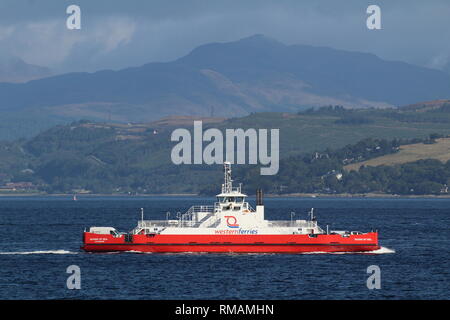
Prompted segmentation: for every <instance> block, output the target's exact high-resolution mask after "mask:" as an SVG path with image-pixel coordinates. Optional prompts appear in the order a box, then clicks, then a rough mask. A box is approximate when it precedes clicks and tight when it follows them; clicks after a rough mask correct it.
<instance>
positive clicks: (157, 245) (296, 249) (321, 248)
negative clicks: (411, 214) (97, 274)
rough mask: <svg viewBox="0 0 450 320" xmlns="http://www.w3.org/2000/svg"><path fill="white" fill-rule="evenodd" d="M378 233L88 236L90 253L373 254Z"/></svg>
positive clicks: (85, 236) (377, 246)
mask: <svg viewBox="0 0 450 320" xmlns="http://www.w3.org/2000/svg"><path fill="white" fill-rule="evenodd" d="M379 248H380V247H379V245H378V234H377V233H376V232H371V233H365V234H360V235H350V236H348V237H342V236H341V235H331V234H330V235H329V234H319V235H315V236H310V235H245V236H242V235H225V236H223V235H221V236H217V235H151V236H150V235H133V236H132V238H128V239H126V237H125V236H121V237H117V238H114V237H112V236H109V235H101V236H99V235H98V234H91V233H88V232H86V233H85V234H84V245H83V247H82V249H83V250H85V251H88V252H116V251H136V252H154V253H171V252H211V253H220V252H223V253H233V252H236V253H307V252H369V251H374V250H377V249H379Z"/></svg>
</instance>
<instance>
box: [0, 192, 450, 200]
mask: <svg viewBox="0 0 450 320" xmlns="http://www.w3.org/2000/svg"><path fill="white" fill-rule="evenodd" d="M73 195H74V194H73V193H58V194H47V193H0V198H6V197H9V198H15V197H17V198H23V197H30V198H31V197H48V198H62V197H73ZM77 196H78V197H83V198H95V197H104V198H108V197H111V198H112V197H123V198H137V197H139V198H145V197H167V198H170V197H199V198H201V197H211V196H208V195H201V194H196V193H161V194H151V193H149V194H133V195H127V194H123V193H117V194H102V193H96V194H93V193H86V194H77ZM252 196H253V195H249V197H252ZM264 197H266V198H312V199H315V198H359V199H361V198H367V199H377V198H392V199H414V198H427V199H449V198H450V194H442V195H434V194H425V195H398V194H388V193H358V194H356V193H355V194H351V193H338V194H328V193H287V194H265V195H264Z"/></svg>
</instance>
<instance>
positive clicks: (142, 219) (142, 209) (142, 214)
mask: <svg viewBox="0 0 450 320" xmlns="http://www.w3.org/2000/svg"><path fill="white" fill-rule="evenodd" d="M141 221H142V224H143V223H144V208H141Z"/></svg>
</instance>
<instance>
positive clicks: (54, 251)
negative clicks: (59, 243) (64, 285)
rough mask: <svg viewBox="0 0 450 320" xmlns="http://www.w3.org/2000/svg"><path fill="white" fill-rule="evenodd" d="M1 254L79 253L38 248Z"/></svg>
mask: <svg viewBox="0 0 450 320" xmlns="http://www.w3.org/2000/svg"><path fill="white" fill-rule="evenodd" d="M0 254H10V255H15V254H78V252H73V251H67V250H37V251H10V252H9V251H2V252H0Z"/></svg>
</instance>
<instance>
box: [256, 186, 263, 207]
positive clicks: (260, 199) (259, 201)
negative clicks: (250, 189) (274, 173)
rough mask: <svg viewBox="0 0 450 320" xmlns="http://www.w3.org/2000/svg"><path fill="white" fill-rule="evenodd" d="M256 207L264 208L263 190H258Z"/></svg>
mask: <svg viewBox="0 0 450 320" xmlns="http://www.w3.org/2000/svg"><path fill="white" fill-rule="evenodd" d="M256 205H257V206H262V205H263V191H262V189H256Z"/></svg>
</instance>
